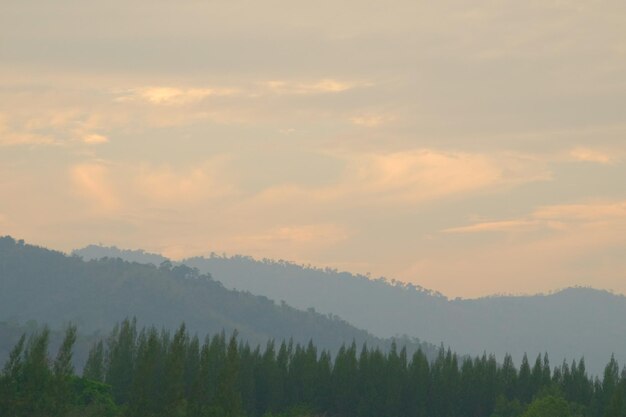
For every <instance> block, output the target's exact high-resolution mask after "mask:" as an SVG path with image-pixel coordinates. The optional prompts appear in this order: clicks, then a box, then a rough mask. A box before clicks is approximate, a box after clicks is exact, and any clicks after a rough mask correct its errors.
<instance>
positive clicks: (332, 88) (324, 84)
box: [264, 78, 367, 95]
mask: <svg viewBox="0 0 626 417" xmlns="http://www.w3.org/2000/svg"><path fill="white" fill-rule="evenodd" d="M264 85H265V87H267V88H268V89H269V90H270V91H272V92H274V93H278V94H302V95H306V94H324V93H341V92H343V91H347V90H350V89H353V88H355V87H359V86H363V85H367V84H364V83H358V82H348V81H339V80H335V79H332V78H326V79H322V80H318V81H313V82H295V81H285V80H274V81H267V82H265V83H264Z"/></svg>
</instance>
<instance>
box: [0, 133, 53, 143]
mask: <svg viewBox="0 0 626 417" xmlns="http://www.w3.org/2000/svg"><path fill="white" fill-rule="evenodd" d="M59 144H60V143H59V141H57V140H56V139H55V138H54V137H52V136H50V135H40V134H36V133H17V132H5V133H1V134H0V146H39V145H42V146H46V145H59Z"/></svg>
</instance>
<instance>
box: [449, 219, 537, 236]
mask: <svg viewBox="0 0 626 417" xmlns="http://www.w3.org/2000/svg"><path fill="white" fill-rule="evenodd" d="M538 227H541V223H540V222H539V221H536V220H503V221H495V222H484V223H477V224H473V225H471V226H462V227H451V228H449V229H444V230H443V232H444V233H480V232H518V231H528V230H535V229H537V228H538Z"/></svg>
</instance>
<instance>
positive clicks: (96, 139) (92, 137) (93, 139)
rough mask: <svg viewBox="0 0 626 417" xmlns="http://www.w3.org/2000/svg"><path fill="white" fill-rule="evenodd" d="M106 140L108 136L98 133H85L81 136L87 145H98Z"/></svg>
mask: <svg viewBox="0 0 626 417" xmlns="http://www.w3.org/2000/svg"><path fill="white" fill-rule="evenodd" d="M108 141H109V138H107V137H106V136H104V135H98V134H96V133H91V134H87V135H85V136H83V142H85V143H87V144H89V145H98V144H101V143H107V142H108Z"/></svg>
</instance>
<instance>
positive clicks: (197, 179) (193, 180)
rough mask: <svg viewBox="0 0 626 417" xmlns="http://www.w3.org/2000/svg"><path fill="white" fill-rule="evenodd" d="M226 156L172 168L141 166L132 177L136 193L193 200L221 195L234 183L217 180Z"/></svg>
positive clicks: (169, 199)
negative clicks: (181, 169)
mask: <svg viewBox="0 0 626 417" xmlns="http://www.w3.org/2000/svg"><path fill="white" fill-rule="evenodd" d="M226 159H227V158H224V157H221V158H215V159H213V160H211V161H209V162H207V163H205V164H203V165H202V166H199V167H195V168H192V169H187V170H183V171H176V170H175V169H173V168H171V167H170V166H161V167H150V166H144V167H143V168H141V169H140V171H139V173H138V174H137V175H136V178H135V185H136V187H137V189H138V190H139V192H140V193H142V194H143V195H144V196H147V197H149V198H151V199H153V200H156V201H160V202H172V203H181V202H193V201H200V200H203V199H206V198H215V197H219V196H222V197H223V196H225V195H228V194H232V193H234V192H235V190H234V187H232V186H231V185H230V184H228V183H226V181H224V180H221V179H219V178H221V177H220V176H218V174H217V173H218V172H219V171H221V170H223V169H225V162H226Z"/></svg>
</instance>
